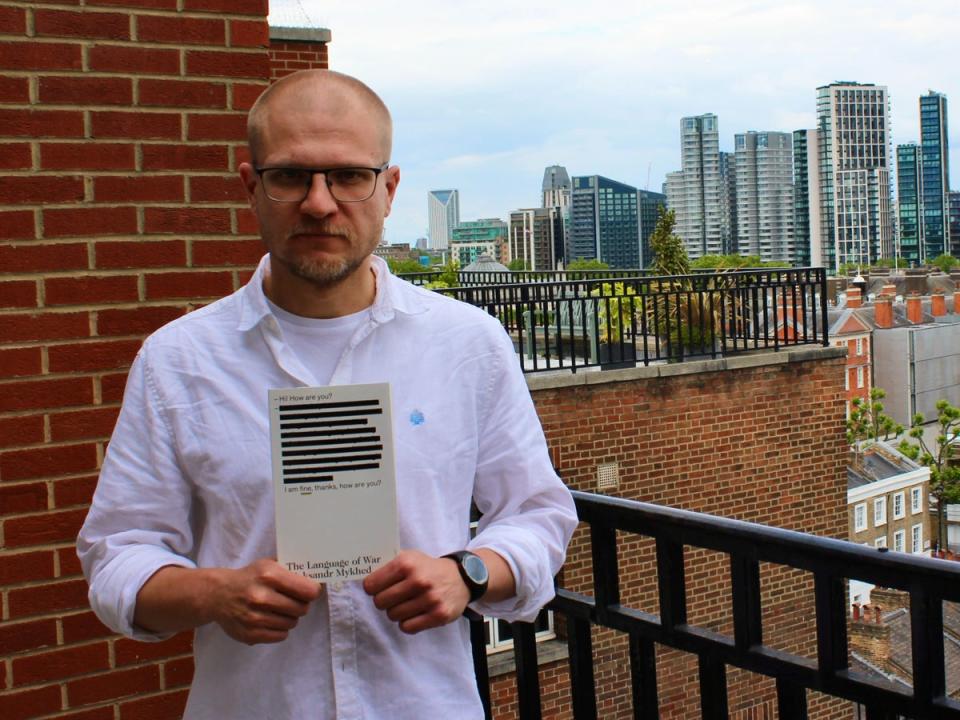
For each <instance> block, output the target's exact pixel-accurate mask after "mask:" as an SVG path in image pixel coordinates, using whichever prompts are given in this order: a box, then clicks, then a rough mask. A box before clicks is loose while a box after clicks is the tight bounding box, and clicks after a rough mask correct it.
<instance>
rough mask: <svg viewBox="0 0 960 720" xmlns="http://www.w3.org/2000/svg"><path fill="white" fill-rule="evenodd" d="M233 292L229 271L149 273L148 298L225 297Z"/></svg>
mask: <svg viewBox="0 0 960 720" xmlns="http://www.w3.org/2000/svg"><path fill="white" fill-rule="evenodd" d="M231 292H233V277H232V275H231V274H230V273H228V272H174V273H162V274H157V275H147V298H148V299H150V300H154V299H163V298H197V297H217V298H219V297H223V296H224V295H229V294H230V293H231Z"/></svg>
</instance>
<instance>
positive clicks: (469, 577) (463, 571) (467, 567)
mask: <svg viewBox="0 0 960 720" xmlns="http://www.w3.org/2000/svg"><path fill="white" fill-rule="evenodd" d="M443 557H445V558H450V559H451V560H453V561H454V562H455V563H457V570H459V571H460V577H461V578H462V579H463V583H464V585H466V586H467V590H469V591H470V602H474V601H475V600H479V599H480V598H481V597H483V595H484V593H485V592H487V583H488V581H489V575H488V574H487V566H486V564H485V563H484V562H483V560H482V559H481V558H480V556H479V555H477V554H476V553H472V552H470V551H469V550H457V551H456V552H452V553H447V554H446V555H444V556H443Z"/></svg>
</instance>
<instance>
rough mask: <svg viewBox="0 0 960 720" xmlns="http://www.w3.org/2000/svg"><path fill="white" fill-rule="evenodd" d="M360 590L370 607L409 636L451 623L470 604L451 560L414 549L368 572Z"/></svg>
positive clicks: (464, 587)
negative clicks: (374, 608)
mask: <svg viewBox="0 0 960 720" xmlns="http://www.w3.org/2000/svg"><path fill="white" fill-rule="evenodd" d="M363 589H364V591H366V593H367V594H368V595H372V596H373V604H374V605H376V606H377V607H378V608H379V609H380V610H386V612H387V617H388V618H390V619H391V620H393V621H394V622H397V623H399V624H400V629H401V630H402V631H403V632H405V633H410V634H414V633H418V632H420V631H421V630H427V629H429V628H434V627H440V626H441V625H446V624H447V623H450V622H453V621H454V620H456V619H457V618H459V617H460V616H461V615H462V614H463V610H464V608H466V607H467V603H468V602H469V601H470V591H469V590H468V589H467V586H466V584H465V583H464V582H463V579H462V578H461V577H460V570H459V569H458V568H457V563H456V562H455V561H453V560H451V559H450V558H435V557H430V556H429V555H426V554H424V553H422V552H419V551H417V550H403V551H401V552H400V553H399V554H398V555H397V556H396V557H395V558H393V560H391V561H390V562H388V563H387V564H386V565H384V566H383V567H381V568H377V570H375V571H374V572H372V573H370V575H368V576H367V577H366V578H365V579H364V581H363Z"/></svg>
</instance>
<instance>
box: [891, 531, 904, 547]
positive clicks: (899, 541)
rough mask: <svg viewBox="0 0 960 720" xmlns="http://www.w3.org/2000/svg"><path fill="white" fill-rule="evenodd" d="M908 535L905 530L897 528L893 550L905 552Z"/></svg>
mask: <svg viewBox="0 0 960 720" xmlns="http://www.w3.org/2000/svg"><path fill="white" fill-rule="evenodd" d="M905 537H906V533H905V532H904V531H903V530H897V531H896V532H895V533H894V534H893V551H894V552H903V541H904V538H905Z"/></svg>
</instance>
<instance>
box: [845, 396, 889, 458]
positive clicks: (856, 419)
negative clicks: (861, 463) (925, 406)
mask: <svg viewBox="0 0 960 720" xmlns="http://www.w3.org/2000/svg"><path fill="white" fill-rule="evenodd" d="M886 396H887V393H886V392H884V391H883V390H881V389H880V388H878V387H875V388H873V389H872V390H871V391H870V399H869V400H868V401H864V399H863V398H854V400H853V403H852V404H853V409H852V410H851V411H850V419H849V420H847V442H848V443H850V447H851V448H852V449H853V450H854V452H856V453H857V454H858V457H859V453H860V449H861V448H862V446H863V445H864V444H865V443H868V442H870V441H877V440H891V439H893V438H895V437H896V436H897V435H900V434H901V433H903V425H899V424H897V423H896V421H894V419H893V418H892V417H890V416H889V415H887V414H886V413H884V412H883V403H882V402H880V401H881V400H883V399H884V398H885V397H886Z"/></svg>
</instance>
